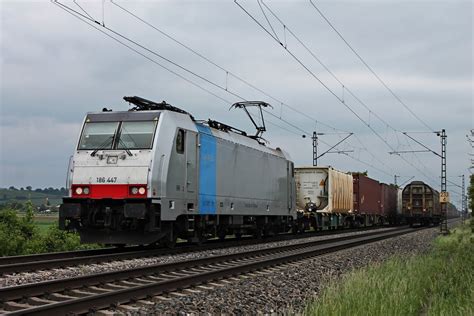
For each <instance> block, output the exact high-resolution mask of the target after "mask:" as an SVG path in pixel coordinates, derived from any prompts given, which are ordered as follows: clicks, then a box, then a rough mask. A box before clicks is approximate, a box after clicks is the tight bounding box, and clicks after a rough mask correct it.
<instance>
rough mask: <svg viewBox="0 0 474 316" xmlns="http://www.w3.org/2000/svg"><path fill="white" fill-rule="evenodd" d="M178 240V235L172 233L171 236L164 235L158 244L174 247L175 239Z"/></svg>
mask: <svg viewBox="0 0 474 316" xmlns="http://www.w3.org/2000/svg"><path fill="white" fill-rule="evenodd" d="M177 240H178V236H176V235H173V237H172V238H169V237H168V236H166V237H165V238H163V239H161V240H160V245H162V246H163V247H165V248H174V247H175V246H176V241H177Z"/></svg>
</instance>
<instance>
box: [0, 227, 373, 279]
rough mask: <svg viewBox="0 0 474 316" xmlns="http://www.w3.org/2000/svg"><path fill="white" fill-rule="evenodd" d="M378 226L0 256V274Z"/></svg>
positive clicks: (244, 244) (170, 253)
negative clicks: (168, 245) (170, 245)
mask: <svg viewBox="0 0 474 316" xmlns="http://www.w3.org/2000/svg"><path fill="white" fill-rule="evenodd" d="M380 228H381V227H366V228H364V229H356V230H344V231H341V230H331V231H323V232H317V233H306V234H303V235H290V234H285V235H277V236H274V237H269V238H266V239H263V240H256V239H245V238H243V239H242V240H234V239H229V240H226V241H217V240H213V241H210V242H208V243H204V244H203V245H200V246H197V245H195V244H189V243H182V244H179V245H177V247H176V248H173V249H167V248H152V247H144V246H133V247H125V248H101V249H92V250H80V251H68V252H57V253H45V254H37V255H27V256H12V257H0V275H2V274H8V273H19V272H27V271H38V270H44V269H53V268H60V267H67V266H73V265H81V264H92V263H100V262H107V261H113V260H127V259H137V258H145V257H152V256H161V255H174V254H179V253H185V252H191V251H204V250H211V249H220V248H228V247H235V246H246V245H254V244H257V243H263V242H275V241H283V240H289V239H296V238H307V237H313V236H325V235H332V234H346V233H352V232H357V231H362V230H367V231H373V230H378V229H380Z"/></svg>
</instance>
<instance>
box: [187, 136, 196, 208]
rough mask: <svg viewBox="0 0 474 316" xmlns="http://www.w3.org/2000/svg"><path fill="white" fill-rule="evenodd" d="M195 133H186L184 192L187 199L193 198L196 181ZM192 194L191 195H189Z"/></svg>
mask: <svg viewBox="0 0 474 316" xmlns="http://www.w3.org/2000/svg"><path fill="white" fill-rule="evenodd" d="M196 144H197V133H195V132H191V131H187V132H186V192H187V194H186V195H188V198H192V199H194V198H195V193H196V180H197V168H196V164H197V145H196ZM189 193H192V194H189Z"/></svg>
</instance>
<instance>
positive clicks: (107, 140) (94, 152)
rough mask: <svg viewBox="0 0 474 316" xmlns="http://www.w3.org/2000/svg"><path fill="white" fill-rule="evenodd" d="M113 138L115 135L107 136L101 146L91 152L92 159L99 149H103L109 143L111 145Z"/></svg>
mask: <svg viewBox="0 0 474 316" xmlns="http://www.w3.org/2000/svg"><path fill="white" fill-rule="evenodd" d="M114 137H115V134H114V135H112V136H109V137H108V138H107V139H106V140H105V141H104V142H103V143H102V144H100V145H99V146H98V147H97V148H96V149H94V151H93V152H91V156H92V157H94V156H95V154H97V152H98V151H99V150H101V149H105V148H106V147H107V146H108V145H109V144H108V143H109V141H111V143H112V144H113V142H114Z"/></svg>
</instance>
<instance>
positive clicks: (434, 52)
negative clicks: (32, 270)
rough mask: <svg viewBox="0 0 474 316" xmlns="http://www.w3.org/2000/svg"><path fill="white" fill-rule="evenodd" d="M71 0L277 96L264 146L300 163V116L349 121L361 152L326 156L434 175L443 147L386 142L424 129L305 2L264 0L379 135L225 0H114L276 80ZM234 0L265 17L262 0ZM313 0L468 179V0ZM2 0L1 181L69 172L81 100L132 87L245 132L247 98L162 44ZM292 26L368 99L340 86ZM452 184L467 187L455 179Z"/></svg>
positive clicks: (376, 170)
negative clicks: (118, 37) (120, 38)
mask: <svg viewBox="0 0 474 316" xmlns="http://www.w3.org/2000/svg"><path fill="white" fill-rule="evenodd" d="M62 2H63V3H64V4H65V5H67V6H69V7H71V8H73V9H74V10H77V11H78V12H81V13H82V14H84V15H87V14H88V15H90V16H91V17H92V18H93V19H95V20H97V21H99V22H100V23H104V24H105V26H107V27H109V28H110V29H112V30H114V31H116V32H119V33H120V34H123V35H125V36H127V37H129V38H130V39H132V40H134V41H136V42H138V43H140V44H142V45H143V46H145V47H147V48H149V49H150V50H151V51H153V52H155V53H157V54H160V55H162V56H163V57H166V58H168V59H169V60H171V61H173V62H175V63H177V64H179V65H181V66H183V67H185V68H186V69H189V70H191V71H193V72H195V73H196V74H198V75H199V76H201V77H204V78H206V79H208V80H210V81H212V82H213V83H215V84H217V85H219V86H221V87H224V89H225V88H226V87H227V90H228V91H230V92H232V93H235V94H236V95H239V96H241V97H243V98H245V99H247V100H263V101H266V102H268V103H270V104H272V105H273V107H274V108H273V110H270V111H271V113H272V114H273V115H274V116H271V115H269V114H267V115H266V121H267V128H268V132H267V133H265V134H264V137H265V138H266V139H267V140H268V141H269V144H268V146H272V147H281V148H284V149H286V150H287V151H288V152H289V153H290V154H291V156H292V158H293V160H294V161H295V163H296V165H311V163H312V147H311V138H310V137H306V138H303V137H301V135H302V134H303V132H302V131H301V130H303V131H305V132H306V133H308V134H310V133H312V131H313V130H317V131H318V132H321V133H333V132H335V130H333V129H332V128H330V127H327V126H325V125H324V124H327V125H330V126H331V127H334V128H335V129H337V130H338V131H339V132H341V131H349V132H353V133H355V135H354V136H352V137H351V138H349V139H348V140H347V141H346V142H344V143H343V144H341V145H340V146H338V147H337V148H336V149H337V150H348V151H351V152H350V153H348V155H350V156H351V157H348V156H346V155H343V154H327V155H325V156H323V157H322V158H321V159H320V161H319V163H320V164H321V165H332V166H334V167H336V168H338V169H341V170H348V171H353V170H357V171H363V170H368V172H369V175H370V176H372V177H374V178H376V179H378V180H380V181H384V182H393V175H395V174H396V175H399V176H401V178H400V179H399V180H398V181H399V183H401V182H404V181H406V180H408V179H409V178H410V177H411V176H415V178H416V179H420V180H423V181H427V182H428V183H430V184H432V185H433V186H435V187H436V188H437V189H439V174H440V173H439V170H440V160H439V158H438V157H436V156H435V155H433V154H430V153H417V154H416V155H415V154H404V155H403V158H400V157H398V156H396V155H390V154H389V151H392V149H395V150H397V151H399V150H412V149H414V150H419V149H422V148H421V147H419V146H418V145H417V144H416V143H414V142H413V141H411V140H410V139H408V138H407V137H405V136H403V134H401V133H396V132H394V131H393V130H391V128H392V127H393V128H395V129H397V130H399V131H410V132H429V130H428V129H427V128H426V127H425V126H424V124H423V123H421V122H420V121H418V120H417V119H416V118H415V117H414V116H413V115H412V114H410V113H409V111H408V110H406V109H405V108H404V107H403V106H402V105H401V104H400V103H399V102H398V101H397V100H396V99H395V98H394V97H393V96H392V95H391V94H390V93H389V92H388V91H387V90H386V89H385V88H384V87H383V86H382V85H381V84H380V82H378V81H377V79H376V78H375V77H374V76H373V74H371V73H370V72H369V71H368V70H367V68H365V66H364V65H363V64H362V63H361V62H360V60H358V59H357V57H356V56H355V54H354V53H353V52H352V51H351V50H350V49H349V48H348V47H347V46H346V45H345V44H344V42H343V41H342V40H341V39H340V38H339V37H338V36H337V34H336V33H335V32H334V31H333V30H332V29H331V28H330V27H329V26H328V24H327V23H326V22H325V21H324V20H323V19H322V18H321V16H320V15H319V13H318V12H317V11H316V10H315V9H314V8H313V7H312V6H311V4H310V3H309V1H268V0H267V1H265V2H264V3H265V4H266V5H267V6H268V7H269V8H270V9H271V10H272V11H273V12H274V13H275V14H276V15H277V16H278V17H279V18H280V19H281V20H282V21H283V22H284V23H285V25H286V26H287V27H288V29H285V28H283V27H282V25H281V24H279V23H278V21H277V20H276V19H275V18H274V17H272V15H271V13H270V12H269V11H268V9H267V8H266V7H264V6H262V7H263V10H264V12H265V14H266V16H267V17H268V20H269V22H270V24H271V26H272V27H273V29H274V32H275V33H276V36H277V37H278V38H280V40H281V41H282V42H284V43H285V44H286V45H287V47H288V49H289V50H290V51H291V52H292V53H293V54H294V55H295V56H297V58H298V59H300V60H301V62H302V63H303V64H304V65H305V66H306V67H308V69H310V70H311V71H312V72H313V73H314V74H315V75H316V76H317V78H319V79H320V80H321V81H322V82H323V83H324V84H325V85H326V86H327V87H328V88H329V89H331V91H333V92H334V93H335V94H336V97H337V98H341V99H342V98H343V99H344V102H345V104H346V105H347V106H348V107H349V108H350V109H352V110H353V111H354V112H355V113H357V115H359V117H360V118H361V119H362V120H363V121H364V122H366V123H368V124H369V125H370V127H371V128H372V129H373V130H375V132H376V133H377V134H378V135H380V137H379V136H377V135H375V133H374V132H373V131H372V130H371V129H370V128H369V127H367V126H366V125H364V124H363V123H362V122H361V121H360V120H359V119H358V118H357V117H356V116H355V114H353V113H352V112H351V111H350V110H349V109H348V108H346V106H344V104H342V103H341V102H339V101H338V99H337V98H336V97H335V96H334V95H332V94H331V93H330V92H329V91H328V90H327V89H326V88H324V87H323V86H322V84H321V83H320V82H318V81H317V79H315V78H314V77H313V76H311V75H310V74H309V73H308V72H307V71H306V70H305V69H304V68H303V67H302V66H301V65H299V64H298V63H297V61H295V59H293V58H292V57H291V56H290V54H288V53H287V52H286V51H285V50H284V49H283V48H282V47H281V46H280V45H279V44H278V43H276V42H275V41H274V40H273V39H272V38H271V37H270V36H269V35H268V34H267V33H265V31H263V30H262V29H261V28H260V27H259V26H258V25H257V24H256V23H255V22H254V21H253V20H252V19H251V18H250V17H249V16H248V15H247V14H246V13H245V12H244V11H243V10H241V9H240V8H239V7H238V6H237V5H236V4H235V3H234V2H233V1H231V0H229V1H217V0H214V1H163V2H162V1H153V2H152V1H143V2H137V1H133V2H132V1H129V2H127V1H121V0H117V1H115V2H116V3H117V4H119V5H121V6H123V7H124V8H126V9H128V10H130V12H132V13H134V14H136V15H137V16H139V17H140V18H142V19H144V20H146V21H148V22H149V23H151V24H152V25H154V26H155V27H156V28H159V29H160V30H162V31H164V32H166V33H167V34H169V35H171V36H173V37H174V38H176V39H178V40H180V41H182V42H183V43H184V44H186V45H188V46H189V47H191V48H193V49H195V50H196V51H198V52H199V53H201V54H202V55H203V56H205V57H206V58H208V59H210V60H212V61H213V62H214V63H216V64H217V65H219V66H220V67H222V68H224V69H226V70H228V71H230V72H231V73H232V74H234V75H237V76H239V77H240V78H243V79H245V80H246V81H247V82H249V83H251V84H252V85H254V86H255V87H257V88H259V89H261V90H263V91H265V93H266V94H267V95H264V94H262V93H260V92H259V91H257V90H255V89H253V88H251V87H249V86H248V85H245V84H243V83H242V82H241V81H239V80H237V79H236V78H234V77H233V76H232V75H226V72H225V71H223V70H222V69H219V68H217V67H216V66H214V65H212V64H210V63H208V62H207V61H205V60H203V59H202V58H200V57H198V56H196V55H194V54H193V53H191V52H189V51H188V50H186V49H185V48H183V47H182V46H180V45H178V44H176V43H175V42H173V41H172V40H170V39H169V38H166V37H165V36H163V35H162V34H160V33H159V32H157V31H156V30H155V29H153V28H151V27H149V26H147V25H145V24H144V23H142V22H140V21H139V20H137V19H135V18H134V17H132V16H131V15H130V14H128V13H126V12H124V11H123V10H121V9H120V8H119V7H117V6H115V5H114V4H113V3H111V2H110V1H105V4H104V6H102V1H101V0H93V1H86V0H79V1H76V2H77V3H78V4H79V5H80V7H81V8H82V9H84V10H85V11H86V12H87V13H84V11H82V9H81V8H80V7H79V6H77V5H76V4H74V2H72V1H62ZM238 2H239V3H240V4H241V5H242V6H243V7H244V8H245V9H246V10H248V12H249V13H250V14H252V16H254V17H255V18H256V19H257V20H258V21H259V22H260V23H261V24H262V25H263V26H264V27H266V28H268V29H270V28H269V24H268V22H267V20H266V19H265V16H264V15H263V13H262V11H261V9H260V7H259V6H258V2H257V1H243V0H241V1H238ZM314 2H315V4H316V5H317V6H318V8H319V9H320V10H321V11H322V12H323V13H324V14H325V16H326V17H327V18H328V19H329V20H330V21H331V22H332V23H333V25H334V26H335V27H336V28H337V29H338V31H340V33H341V34H342V35H343V36H344V38H345V39H346V40H347V41H348V42H349V43H350V44H351V45H352V47H353V48H354V49H355V50H356V51H357V52H358V53H359V54H360V55H361V56H362V58H364V60H365V61H367V63H368V64H369V65H370V66H371V67H372V68H373V69H374V70H375V71H376V73H377V74H378V75H379V76H380V77H381V78H382V79H383V80H384V81H385V82H386V83H387V85H388V86H389V87H390V88H391V89H392V90H393V91H394V92H395V93H396V95H397V96H399V97H400V98H401V99H402V100H403V102H404V103H405V104H406V105H407V106H408V107H409V108H410V109H411V110H412V111H413V112H414V113H416V114H417V115H418V116H419V117H420V118H421V119H422V120H423V121H424V122H426V123H427V124H428V125H429V127H430V129H432V130H439V129H442V128H445V129H446V131H447V134H448V155H447V157H448V176H449V180H451V181H452V182H455V183H459V184H460V178H459V177H458V176H459V175H461V174H465V175H466V176H467V175H469V172H468V169H467V168H468V167H469V156H468V154H469V152H470V147H469V145H468V143H467V140H466V136H465V135H466V134H467V133H468V132H469V129H471V128H474V126H473V125H474V124H473V122H474V112H473V57H472V56H473V33H472V32H473V31H472V28H473V4H472V1H314ZM0 4H1V7H0V10H1V15H2V16H1V83H0V87H1V108H0V111H1V112H0V168H1V170H0V187H8V186H10V185H14V186H17V187H22V186H23V187H24V186H27V185H32V186H33V187H45V186H54V187H59V186H64V184H65V177H66V169H67V163H68V159H69V157H70V155H71V154H72V153H73V150H74V148H75V146H76V144H75V143H76V141H77V138H78V133H79V131H80V124H81V122H82V120H83V118H84V115H85V113H86V112H89V111H97V110H100V109H102V108H103V107H104V106H107V107H111V108H113V109H114V110H127V109H128V105H127V104H126V103H125V102H124V101H123V100H122V97H123V96H125V95H138V96H142V97H144V98H148V99H151V100H156V101H161V100H166V101H167V102H169V103H171V104H173V105H175V106H178V107H181V108H183V109H185V110H187V111H188V112H191V113H192V114H193V115H194V116H195V117H196V118H200V119H207V118H213V119H216V120H219V121H223V122H226V123H228V124H230V125H233V126H236V127H239V128H241V129H246V130H249V131H251V129H252V126H251V125H250V124H249V121H248V119H247V118H246V117H245V115H244V113H243V112H241V111H237V110H231V111H229V110H228V109H229V107H230V105H231V104H232V103H233V102H237V101H240V99H239V98H238V97H236V96H235V95H232V94H230V93H227V92H226V91H224V90H222V89H219V88H217V87H216V86H213V85H211V84H209V83H208V82H206V81H203V80H202V79H199V78H197V77H196V76H193V75H191V74H190V73H188V72H186V71H183V69H180V68H177V67H176V66H174V65H172V64H170V63H168V62H166V61H164V60H163V59H160V58H159V57H158V56H157V55H154V54H152V53H150V52H149V51H144V50H141V49H140V48H138V49H139V51H140V52H142V53H143V54H145V55H146V56H147V57H148V58H150V59H152V60H153V61H154V62H152V61H150V60H148V59H146V58H144V57H143V56H140V55H138V54H136V53H135V52H133V51H131V50H129V49H127V48H125V47H124V46H121V45H120V44H118V43H117V42H114V41H113V40H111V39H110V38H108V37H106V36H105V35H104V34H102V33H100V32H99V31H98V30H96V29H93V28H92V27H90V26H89V25H86V24H85V23H83V22H81V21H80V20H78V19H76V18H75V17H74V16H72V15H70V14H68V13H67V12H65V11H63V10H61V9H60V8H59V7H58V6H56V5H54V4H52V3H51V2H49V1H18V0H17V1H0ZM96 26H97V27H98V28H99V29H101V30H103V31H106V30H105V29H103V28H102V27H101V26H99V25H97V24H96ZM289 31H292V32H293V33H294V34H296V35H297V36H298V37H299V38H300V39H301V40H302V41H303V43H304V44H305V45H306V46H307V47H308V48H309V49H310V50H311V51H312V53H313V54H314V55H315V56H316V57H317V58H319V60H320V61H322V62H323V63H324V64H325V65H326V67H327V68H328V69H329V70H330V71H331V72H332V73H333V74H334V75H335V76H336V77H337V78H338V80H339V81H341V82H342V83H343V84H344V86H345V87H347V88H348V89H349V90H350V91H352V92H353V93H354V94H355V95H356V97H357V98H359V100H361V101H362V102H364V104H365V105H366V106H368V107H369V108H370V111H369V110H367V109H366V108H364V107H363V106H362V105H361V104H360V103H358V101H357V100H356V99H354V98H353V97H352V96H350V95H349V93H348V92H347V91H343V90H345V89H343V88H342V86H341V85H340V83H338V82H337V81H336V80H335V79H334V78H333V77H332V76H331V74H329V73H328V72H327V71H326V70H325V69H324V68H323V67H322V66H321V65H320V64H318V63H317V61H316V60H315V59H314V58H313V57H312V56H311V55H310V54H309V53H308V52H307V51H305V50H304V49H303V47H302V46H301V45H300V44H299V43H298V42H297V41H296V40H295V39H294V38H293V37H292V36H291V34H290V33H289ZM270 32H272V31H270ZM272 34H273V33H272ZM156 63H160V64H161V65H163V66H166V67H168V68H169V69H170V70H172V71H175V72H176V73H178V74H179V75H180V76H183V77H185V78H187V80H189V81H192V82H193V83H195V84H197V85H199V86H200V87H201V88H202V89H201V88H198V87H196V86H195V85H193V84H191V83H189V82H188V81H186V80H184V79H182V78H180V77H178V76H177V75H176V74H173V73H171V72H169V71H168V70H165V69H164V68H162V67H160V66H159V65H157V64H156ZM204 89H206V90H208V91H209V92H212V93H213V94H215V95H217V96H219V97H220V98H218V97H216V96H214V95H213V94H211V93H209V92H206V91H204ZM269 96H271V97H269ZM221 98H222V99H224V100H222V99H221ZM275 99H276V100H278V101H280V102H284V103H285V104H286V105H289V106H291V107H292V108H293V109H296V110H297V111H299V112H301V113H303V114H304V115H301V114H300V113H297V112H295V111H293V110H292V109H290V108H289V107H287V106H285V105H281V104H280V102H278V101H276V100H275ZM280 117H281V118H282V119H284V120H285V121H288V122H289V123H291V124H292V125H293V126H290V125H288V124H287V123H285V122H283V121H281V120H279V118H280ZM378 118H381V119H383V120H384V122H382V121H381V120H379V119H378ZM316 121H318V122H321V123H315V122H316ZM387 123H388V124H389V125H390V127H388V126H387ZM294 126H297V127H298V129H295V128H294ZM410 135H412V136H413V137H415V138H417V139H419V140H420V141H422V142H423V143H425V144H426V145H427V146H428V147H430V148H433V149H434V150H436V151H439V149H440V140H439V137H437V136H436V135H435V134H432V133H414V134H410ZM341 137H344V135H341V134H339V135H332V134H331V135H324V136H321V137H320V140H321V141H322V142H326V143H327V144H335V143H336V142H338V141H339V140H340V139H341ZM387 144H388V145H387ZM326 149H328V145H326V144H324V143H321V144H320V147H319V150H320V152H322V151H324V150H326ZM450 188H452V189H453V191H457V192H460V189H459V188H457V187H450ZM453 198H454V200H455V202H456V200H459V199H460V198H459V196H458V195H454V196H453Z"/></svg>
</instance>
